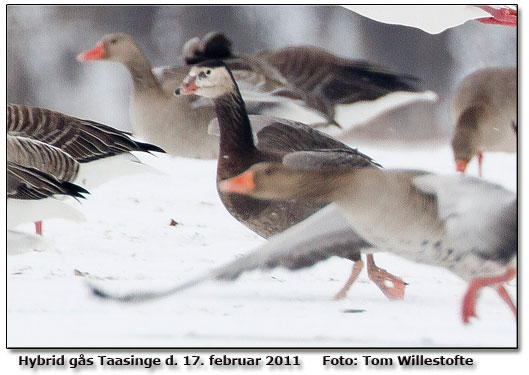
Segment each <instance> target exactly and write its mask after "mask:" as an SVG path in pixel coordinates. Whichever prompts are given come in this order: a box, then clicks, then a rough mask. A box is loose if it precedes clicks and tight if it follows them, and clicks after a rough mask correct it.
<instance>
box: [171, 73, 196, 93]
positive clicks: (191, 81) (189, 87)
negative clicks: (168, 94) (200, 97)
mask: <svg viewBox="0 0 529 375" xmlns="http://www.w3.org/2000/svg"><path fill="white" fill-rule="evenodd" d="M196 81H197V77H191V76H187V77H186V79H185V80H184V82H182V86H180V88H178V89H176V91H175V95H180V94H182V95H193V94H194V93H195V91H197V89H198V86H197V83H196Z"/></svg>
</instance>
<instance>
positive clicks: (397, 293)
mask: <svg viewBox="0 0 529 375" xmlns="http://www.w3.org/2000/svg"><path fill="white" fill-rule="evenodd" d="M367 275H368V276H369V278H370V279H371V280H372V281H373V282H374V283H375V285H376V286H378V287H379V289H380V290H381V291H382V293H384V295H385V296H386V297H388V298H389V299H403V298H404V289H405V288H406V285H408V284H407V283H405V282H404V281H402V279H401V278H399V277H397V276H394V275H392V274H390V273H389V272H387V271H386V270H383V269H382V268H378V267H377V266H376V265H375V261H374V259H373V255H372V254H368V255H367ZM386 281H389V282H390V283H391V284H393V286H392V287H388V286H387V285H386Z"/></svg>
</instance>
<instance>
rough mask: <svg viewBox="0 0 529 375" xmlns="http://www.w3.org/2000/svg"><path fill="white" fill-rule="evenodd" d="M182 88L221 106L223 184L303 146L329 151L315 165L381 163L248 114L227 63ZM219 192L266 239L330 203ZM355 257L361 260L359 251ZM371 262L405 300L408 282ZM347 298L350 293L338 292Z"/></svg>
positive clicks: (192, 76)
mask: <svg viewBox="0 0 529 375" xmlns="http://www.w3.org/2000/svg"><path fill="white" fill-rule="evenodd" d="M178 92H179V93H181V94H185V95H191V94H194V95H199V96H205V97H207V98H210V99H212V100H213V102H214V104H215V109H216V112H217V118H218V125H219V130H220V155H219V160H218V164H217V183H219V182H220V181H221V180H224V179H227V178H231V177H234V176H236V175H237V174H239V173H241V172H243V171H244V170H246V169H247V168H249V167H250V166H252V165H253V164H256V163H260V162H263V161H274V162H280V161H281V160H283V159H284V158H287V157H288V155H289V154H290V153H292V152H294V151H301V150H310V151H314V152H315V153H317V154H324V156H322V158H323V161H322V163H320V164H319V165H316V164H312V165H311V167H312V168H325V167H326V166H328V165H330V166H332V165H341V166H343V167H345V168H378V167H379V165H378V164H376V163H375V162H373V160H372V159H371V158H369V157H368V156H366V155H364V154H362V153H360V152H358V151H357V150H355V149H352V148H350V147H348V146H347V145H345V144H343V143H341V142H338V141H336V140H334V139H332V138H331V137H329V136H327V135H325V134H323V133H321V132H319V131H317V130H314V129H312V128H310V127H309V126H307V125H304V124H301V123H297V122H293V121H289V120H284V119H278V118H269V117H266V116H250V117H248V115H247V113H246V108H245V104H244V101H243V100H242V97H241V95H240V92H239V90H238V87H237V83H236V82H235V80H234V78H233V76H232V74H231V71H230V70H229V68H228V67H227V66H226V65H225V64H224V63H223V62H222V61H219V60H216V61H210V62H204V63H201V64H198V65H196V66H194V67H193V68H191V70H190V72H189V75H188V76H187V78H186V79H185V80H184V84H183V86H182V88H181V89H179V90H178ZM219 195H220V198H221V200H222V202H223V204H224V206H225V207H226V209H227V210H228V211H229V212H230V213H231V214H232V215H233V216H234V217H235V218H236V219H237V220H239V221H240V222H241V223H243V224H244V225H246V226H247V227H249V228H250V229H252V230H253V231H254V232H256V233H258V234H259V235H261V236H263V237H265V238H268V237H270V236H272V235H274V234H276V233H279V232H282V231H284V230H285V229H287V228H289V227H291V226H292V225H294V224H297V223H298V222H300V221H301V220H303V219H305V218H307V217H308V216H310V215H311V214H313V213H314V212H316V211H318V210H319V209H321V208H323V207H324V206H325V205H326V203H325V202H299V201H296V200H288V201H282V202H275V201H270V200H258V199H254V198H250V197H244V196H240V195H236V194H229V193H225V192H222V191H219ZM346 238H347V236H346ZM350 238H351V241H353V243H354V242H355V241H356V239H355V238H354V236H353V235H352V234H351V236H350ZM350 259H352V260H353V261H357V260H358V259H359V253H357V254H354V255H352V256H351V257H350ZM368 262H369V264H368V268H369V271H370V275H371V277H372V279H373V281H375V282H376V283H377V286H379V288H380V289H381V290H382V291H383V292H384V294H386V296H388V297H389V298H402V297H403V295H404V285H405V283H404V282H403V281H402V280H400V279H399V278H397V277H395V276H393V275H391V274H389V273H387V272H385V271H383V270H380V269H378V268H377V267H376V266H375V265H374V263H373V259H372V258H371V257H369V259H368ZM358 267H359V266H358V265H357V267H356V268H355V269H354V272H356V271H357V270H358ZM381 278H382V279H385V280H388V281H390V282H391V283H392V284H393V287H391V288H390V287H387V286H386V285H385V284H384V282H383V280H381ZM343 296H344V293H339V295H338V297H343Z"/></svg>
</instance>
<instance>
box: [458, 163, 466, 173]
mask: <svg viewBox="0 0 529 375" xmlns="http://www.w3.org/2000/svg"><path fill="white" fill-rule="evenodd" d="M467 164H468V162H466V161H463V160H456V170H457V171H458V172H461V173H465V170H466V169H467Z"/></svg>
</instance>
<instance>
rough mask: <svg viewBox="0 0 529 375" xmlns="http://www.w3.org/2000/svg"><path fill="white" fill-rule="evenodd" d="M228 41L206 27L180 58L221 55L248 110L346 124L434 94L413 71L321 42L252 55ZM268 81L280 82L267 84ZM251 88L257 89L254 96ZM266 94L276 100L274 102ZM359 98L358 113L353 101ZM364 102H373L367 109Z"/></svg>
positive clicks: (311, 122) (195, 59)
mask: <svg viewBox="0 0 529 375" xmlns="http://www.w3.org/2000/svg"><path fill="white" fill-rule="evenodd" d="M231 45H232V43H231V41H230V40H229V39H228V38H227V37H226V36H225V35H223V34H220V33H217V32H210V33H208V34H207V35H206V36H204V38H202V40H200V39H199V38H196V37H195V38H193V39H190V40H189V41H188V42H187V43H186V44H185V45H184V47H183V55H184V59H185V60H186V62H187V63H188V64H196V63H199V62H202V61H206V60H211V59H222V60H224V62H225V63H226V64H227V65H228V67H229V68H230V69H231V70H232V72H233V75H234V77H235V80H236V81H237V83H238V85H239V90H240V91H241V93H242V96H243V99H244V101H245V102H246V106H247V109H248V113H251V114H263V115H270V116H274V117H280V118H287V119H290V120H294V121H300V122H303V123H306V124H309V125H314V124H316V125H317V124H326V123H328V124H335V125H339V126H341V127H347V126H351V125H355V124H357V123H361V122H362V123H363V122H366V121H368V120H369V119H371V118H373V117H375V116H377V115H379V114H380V113H382V112H384V111H387V110H389V109H391V108H392V107H396V106H399V105H404V104H406V103H409V102H412V101H416V100H434V99H435V98H436V95H435V94H434V93H432V92H419V91H421V90H419V89H418V87H417V86H418V79H416V78H414V77H411V76H408V75H404V74H398V73H395V72H391V71H389V70H387V69H385V68H383V67H380V66H375V65H373V64H370V63H367V62H365V61H360V60H352V59H347V58H343V57H339V56H336V55H333V54H332V53H330V52H328V51H325V50H323V49H321V48H317V47H313V46H290V47H284V48H281V49H277V50H271V51H266V52H262V53H259V54H256V55H253V56H236V55H234V54H233V53H232V50H231ZM274 81H276V82H279V83H281V84H280V85H277V84H273V82H274ZM285 83H286V84H285ZM257 85H259V88H257ZM257 92H259V93H261V98H260V99H259V96H258V94H256V93H257ZM252 94H253V96H255V98H253V96H252ZM390 94H391V95H390ZM271 98H277V99H278V100H277V101H275V102H274V101H273V100H271ZM281 98H283V100H280V99H281ZM294 99H295V100H294ZM377 99H378V100H377ZM375 101H376V103H375ZM382 101H384V103H385V104H383V103H381V102H382ZM360 102H361V105H362V106H363V108H362V114H360V110H359V106H358V105H355V104H359V103H360ZM368 103H369V104H368ZM369 106H371V107H373V108H371V109H368V107H369ZM364 112H365V113H364Z"/></svg>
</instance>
